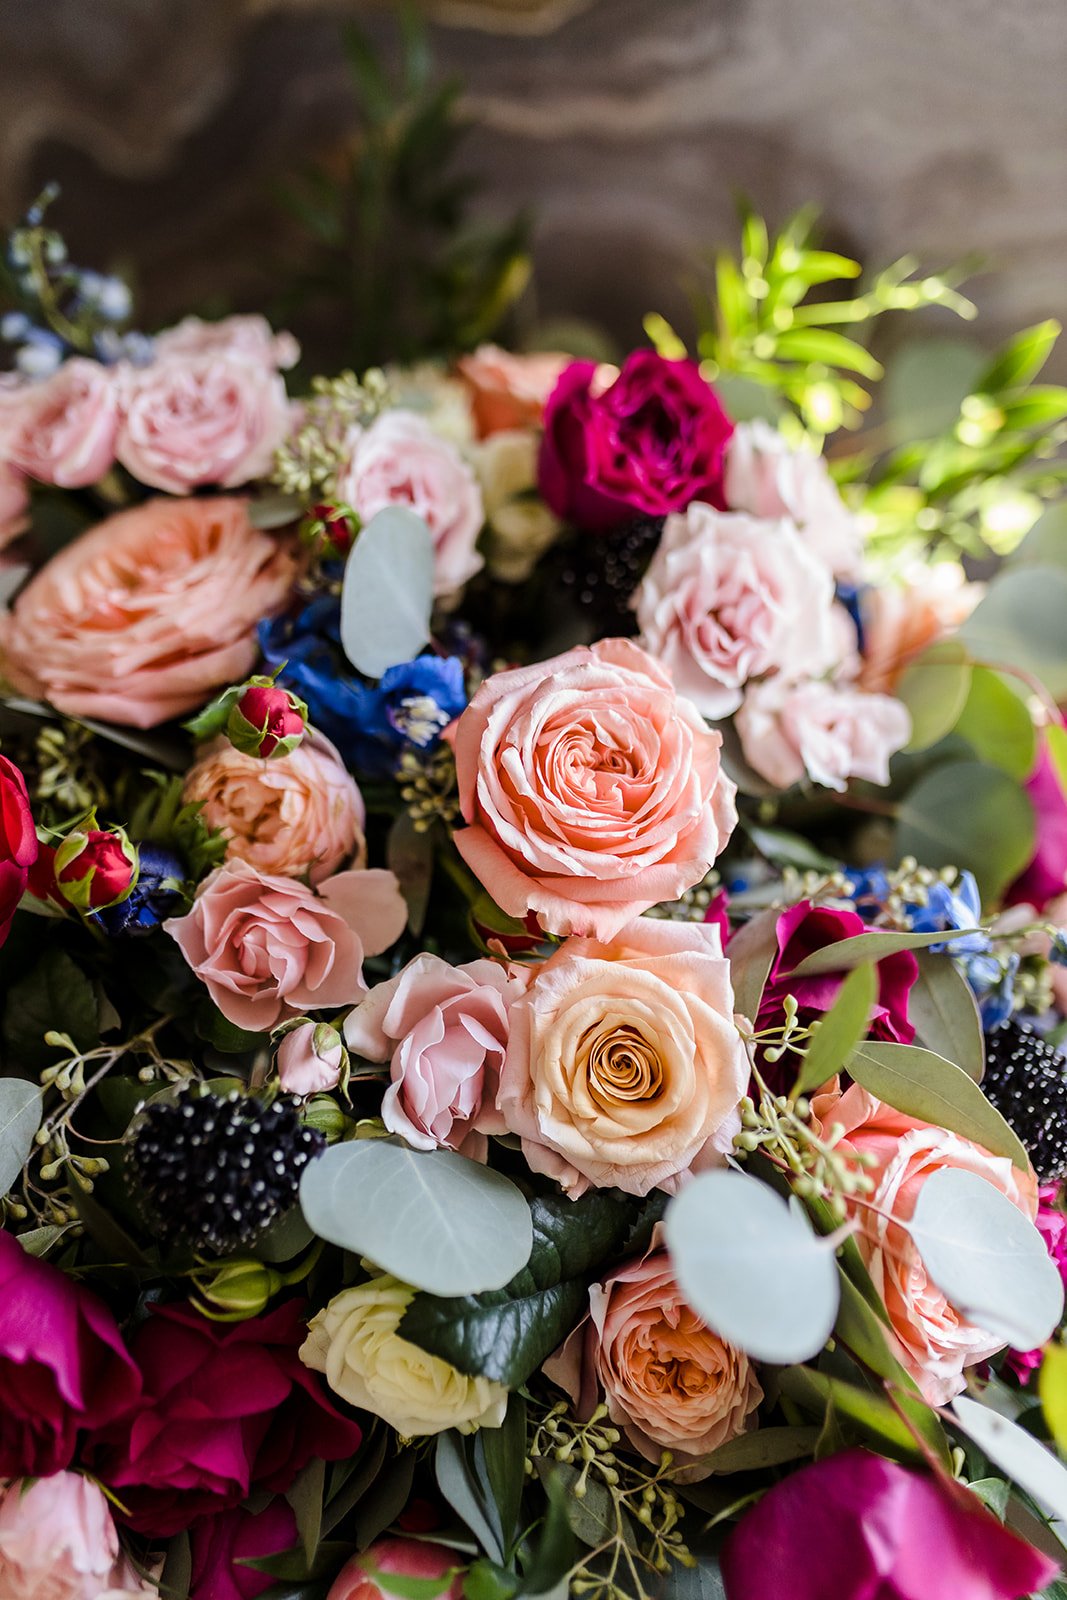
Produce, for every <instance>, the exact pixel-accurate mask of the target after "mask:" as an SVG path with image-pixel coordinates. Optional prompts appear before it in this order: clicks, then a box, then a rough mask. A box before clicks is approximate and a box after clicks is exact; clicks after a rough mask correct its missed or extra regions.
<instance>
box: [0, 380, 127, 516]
mask: <svg viewBox="0 0 1067 1600" xmlns="http://www.w3.org/2000/svg"><path fill="white" fill-rule="evenodd" d="M3 411H4V432H5V436H6V437H5V441H4V454H5V455H6V456H7V458H8V459H9V460H10V461H11V462H12V463H13V464H14V465H15V466H16V467H17V468H18V469H19V471H20V472H24V473H26V475H27V476H28V477H30V478H36V479H37V481H38V483H54V484H57V485H58V486H59V488H61V489H80V488H83V487H84V486H85V485H86V484H88V483H95V482H96V481H97V479H98V478H102V477H103V476H104V474H105V472H108V471H109V470H110V468H111V467H112V466H113V465H114V461H115V439H116V434H117V431H118V426H119V391H118V386H117V383H116V379H115V375H114V372H113V371H112V369H110V368H108V367H103V366H101V365H100V363H99V362H98V361H87V360H85V359H84V357H82V356H75V357H73V358H72V359H71V360H70V361H64V363H63V365H62V366H61V367H58V368H57V369H56V371H55V372H54V373H52V374H51V376H50V377H47V378H44V379H43V380H42V381H41V382H40V383H31V384H27V385H25V387H22V388H17V389H12V390H10V391H8V392H7V393H6V394H5V396H4V405H3Z"/></svg>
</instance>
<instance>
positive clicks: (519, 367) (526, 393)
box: [456, 344, 570, 439]
mask: <svg viewBox="0 0 1067 1600" xmlns="http://www.w3.org/2000/svg"><path fill="white" fill-rule="evenodd" d="M569 361H570V357H569V356H565V355H558V354H555V353H549V352H547V351H540V350H539V351H535V352H534V353H533V354H531V355H513V354H512V353H511V351H509V350H501V349H500V347H499V345H495V344H482V345H479V346H478V348H477V350H475V351H474V352H473V354H471V355H469V356H463V357H461V359H460V360H459V361H458V362H457V363H456V370H457V371H458V372H459V375H460V377H461V378H463V380H464V381H465V383H466V384H467V385H468V387H469V389H470V393H471V410H472V411H473V413H474V423H475V427H476V428H477V430H478V437H479V439H487V438H489V436H490V435H491V434H494V433H506V432H509V431H510V430H512V429H514V428H535V427H537V426H538V425H539V424H540V421H541V418H542V415H543V414H544V409H545V402H546V401H547V399H548V397H549V395H550V394H551V393H552V390H553V389H554V388H555V386H556V383H557V382H558V380H559V375H560V373H561V372H562V371H563V369H564V367H565V366H567V365H568V363H569Z"/></svg>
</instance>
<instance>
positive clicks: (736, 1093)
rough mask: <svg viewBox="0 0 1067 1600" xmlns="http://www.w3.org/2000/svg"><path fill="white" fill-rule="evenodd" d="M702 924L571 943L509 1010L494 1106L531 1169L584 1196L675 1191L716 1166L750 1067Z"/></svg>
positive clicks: (710, 934)
mask: <svg viewBox="0 0 1067 1600" xmlns="http://www.w3.org/2000/svg"><path fill="white" fill-rule="evenodd" d="M733 1012H734V995H733V989H732V987H731V984H730V964H729V962H728V961H727V960H726V957H725V956H724V955H723V953H722V944H721V941H720V937H719V930H718V928H717V927H715V926H714V925H713V924H711V923H697V924H694V923H680V922H668V921H659V920H654V919H652V918H643V917H638V918H636V919H635V920H634V921H633V922H631V923H630V924H629V926H628V927H626V928H623V929H622V930H621V931H620V932H619V933H618V934H617V935H616V936H615V938H614V939H612V940H611V942H610V943H602V944H597V943H595V942H594V941H593V940H591V939H580V938H571V939H568V940H566V942H565V943H564V944H562V945H561V946H560V948H559V949H558V950H557V951H556V952H555V954H554V955H552V956H550V957H549V959H548V960H547V961H546V962H545V963H544V965H543V966H541V967H539V968H537V969H536V971H535V973H534V977H533V981H532V982H531V984H530V986H529V988H528V989H527V991H526V993H525V995H523V996H521V997H520V998H518V999H517V1000H516V1001H515V1002H514V1003H513V1005H512V1007H511V1035H510V1039H509V1041H508V1049H507V1055H506V1057H505V1061H504V1069H503V1072H502V1074H501V1078H500V1090H499V1093H498V1095H497V1106H498V1108H499V1110H500V1112H501V1114H502V1116H503V1119H504V1123H505V1125H506V1127H507V1129H508V1131H509V1132H511V1133H516V1134H518V1135H519V1138H520V1139H521V1140H522V1149H523V1154H524V1155H525V1157H526V1160H527V1161H528V1162H529V1164H530V1166H531V1167H532V1168H533V1170H534V1171H535V1172H544V1173H546V1174H547V1175H548V1176H549V1177H551V1178H555V1179H556V1181H557V1182H558V1183H560V1184H561V1185H562V1187H563V1188H564V1189H565V1190H566V1191H567V1193H568V1194H569V1195H571V1196H572V1197H573V1198H577V1197H578V1196H579V1195H582V1194H584V1193H585V1191H586V1190H587V1189H588V1188H590V1187H594V1188H598V1189H600V1188H612V1187H614V1188H618V1189H622V1190H624V1191H625V1193H626V1194H637V1195H644V1194H648V1192H649V1190H650V1189H655V1188H661V1189H668V1190H670V1191H672V1192H673V1191H674V1190H675V1189H676V1188H677V1187H678V1178H679V1174H681V1173H684V1172H687V1171H689V1170H690V1169H691V1168H693V1167H703V1166H708V1165H713V1164H717V1163H718V1162H721V1161H722V1159H723V1157H724V1155H725V1153H726V1152H727V1151H729V1150H730V1149H731V1147H732V1144H733V1138H734V1135H735V1134H736V1133H737V1132H738V1131H739V1129H740V1126H741V1124H740V1117H739V1112H738V1107H739V1104H740V1101H741V1097H742V1095H743V1094H744V1093H745V1090H746V1087H747V1085H748V1079H749V1062H748V1057H747V1055H746V1053H745V1049H744V1046H743V1044H742V1042H741V1037H740V1035H739V1033H738V1031H737V1028H736V1027H735V1025H734V1015H733Z"/></svg>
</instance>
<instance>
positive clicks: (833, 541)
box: [723, 418, 863, 580]
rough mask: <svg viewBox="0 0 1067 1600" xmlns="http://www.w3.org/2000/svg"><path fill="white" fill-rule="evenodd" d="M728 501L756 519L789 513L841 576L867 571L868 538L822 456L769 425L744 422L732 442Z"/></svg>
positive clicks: (820, 557) (758, 421)
mask: <svg viewBox="0 0 1067 1600" xmlns="http://www.w3.org/2000/svg"><path fill="white" fill-rule="evenodd" d="M723 481H724V487H725V492H726V504H727V505H728V506H729V507H730V509H731V511H747V512H748V513H749V514H750V515H751V516H754V517H770V518H778V517H788V518H789V519H790V521H791V522H795V523H796V525H797V527H798V528H799V529H800V531H801V534H802V535H803V538H804V543H805V544H806V545H807V547H808V549H809V550H810V551H811V552H812V554H813V555H814V556H816V557H817V559H818V560H819V561H821V562H822V563H823V565H824V566H826V567H828V568H829V570H830V571H831V572H832V573H833V575H834V577H835V578H846V579H852V580H855V579H856V578H858V577H859V576H860V574H861V571H862V560H863V536H862V534H861V533H860V528H859V523H858V522H857V521H856V519H855V517H854V516H853V515H852V513H851V511H849V509H848V507H847V506H846V505H845V503H844V501H843V500H842V498H841V496H840V494H839V492H838V489H837V485H836V484H835V483H834V480H833V479H832V478H831V476H830V473H829V470H828V468H827V465H826V462H825V460H824V458H823V457H822V456H819V455H816V454H815V453H814V452H813V451H811V450H793V449H791V448H790V446H789V445H788V443H787V442H786V440H785V439H784V438H783V437H782V435H781V434H780V433H779V432H778V430H777V428H772V427H771V426H770V424H769V423H767V422H764V421H763V420H762V419H760V418H757V419H756V420H755V421H753V422H739V423H738V425H737V427H736V428H735V429H734V432H733V436H732V437H731V439H730V442H729V444H728V445H727V446H726V471H725V477H724V480H723Z"/></svg>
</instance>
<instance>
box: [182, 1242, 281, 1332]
mask: <svg viewBox="0 0 1067 1600" xmlns="http://www.w3.org/2000/svg"><path fill="white" fill-rule="evenodd" d="M283 1285H284V1280H283V1278H282V1276H281V1274H280V1273H278V1272H275V1271H274V1270H273V1268H271V1267H267V1266H264V1264H263V1262H262V1261H256V1260H254V1259H253V1258H251V1257H249V1258H248V1259H246V1260H241V1261H227V1262H226V1263H225V1265H224V1266H221V1267H219V1269H218V1271H217V1272H216V1273H214V1275H213V1276H212V1277H210V1278H202V1277H198V1278H197V1289H198V1290H199V1292H200V1296H201V1299H203V1300H206V1301H207V1303H208V1305H209V1306H211V1307H212V1308H213V1309H214V1310H216V1311H219V1312H223V1313H225V1314H226V1315H227V1316H229V1317H234V1318H240V1317H258V1316H259V1314H260V1312H261V1311H265V1310H266V1308H267V1305H268V1303H269V1302H270V1300H271V1298H272V1296H273V1295H276V1294H277V1293H278V1290H279V1289H281V1288H282V1287H283Z"/></svg>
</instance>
